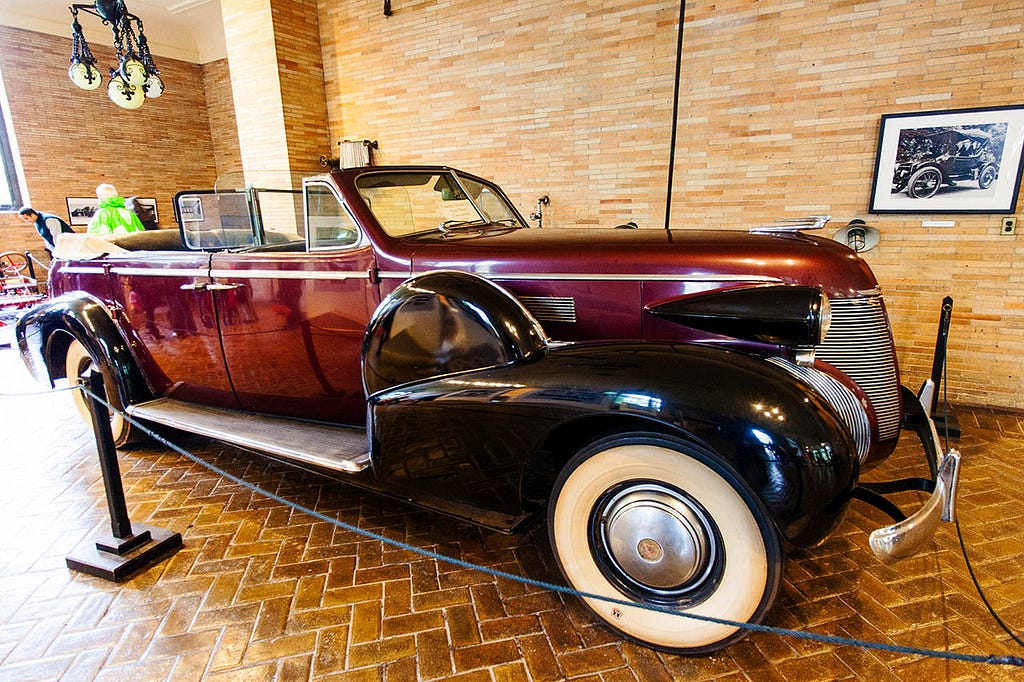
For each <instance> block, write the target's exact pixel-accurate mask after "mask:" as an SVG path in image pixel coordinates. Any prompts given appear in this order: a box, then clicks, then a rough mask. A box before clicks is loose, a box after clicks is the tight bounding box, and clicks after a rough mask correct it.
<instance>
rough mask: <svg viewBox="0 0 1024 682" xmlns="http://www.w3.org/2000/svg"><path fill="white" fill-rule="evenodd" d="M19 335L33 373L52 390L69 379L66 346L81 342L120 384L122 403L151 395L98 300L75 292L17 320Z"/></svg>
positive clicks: (16, 334)
mask: <svg viewBox="0 0 1024 682" xmlns="http://www.w3.org/2000/svg"><path fill="white" fill-rule="evenodd" d="M15 336H16V338H17V341H18V347H19V349H20V351H21V356H22V359H23V360H24V361H25V364H26V366H27V367H28V368H29V371H31V372H32V374H33V375H34V376H35V377H36V379H38V380H40V381H48V382H49V383H50V385H51V386H52V385H54V382H55V381H56V380H57V379H60V378H63V377H64V376H65V375H66V371H65V368H64V358H65V356H66V354H67V349H68V346H70V345H71V342H72V341H74V340H78V341H79V342H81V343H82V345H84V346H85V347H86V349H87V350H88V351H89V354H90V355H92V357H93V358H95V359H96V360H97V362H98V363H99V364H100V367H101V369H102V371H103V373H104V374H105V375H107V376H109V377H112V378H113V380H114V381H115V382H116V384H117V388H118V392H119V393H120V396H121V399H122V402H123V404H125V405H129V404H132V403H136V402H141V401H143V400H146V399H148V398H150V397H152V395H153V391H152V390H151V388H150V387H149V386H148V385H147V383H146V381H145V378H144V377H143V375H142V373H141V372H140V371H139V365H138V362H137V360H136V358H135V356H134V354H133V353H132V350H131V346H130V345H129V344H128V342H127V341H126V340H125V336H124V334H123V333H122V332H121V330H120V329H119V328H118V326H117V324H116V323H115V322H114V316H113V314H112V313H111V311H110V310H109V309H108V308H107V306H105V305H104V304H103V302H102V301H100V300H99V299H97V298H96V297H94V296H91V295H89V294H85V293H82V292H71V293H67V294H64V295H62V296H59V297H57V298H54V299H52V300H50V301H48V302H47V303H44V304H43V305H40V306H37V307H36V308H34V309H32V310H31V311H30V312H28V313H27V314H26V315H24V316H22V317H21V318H20V319H19V320H18V323H17V326H16V327H15Z"/></svg>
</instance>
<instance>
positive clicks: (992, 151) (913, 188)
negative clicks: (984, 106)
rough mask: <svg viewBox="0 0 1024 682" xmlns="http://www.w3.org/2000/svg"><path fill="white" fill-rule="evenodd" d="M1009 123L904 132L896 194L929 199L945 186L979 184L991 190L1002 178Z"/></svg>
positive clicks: (894, 179) (895, 175)
mask: <svg viewBox="0 0 1024 682" xmlns="http://www.w3.org/2000/svg"><path fill="white" fill-rule="evenodd" d="M1005 137H1006V124H1005V123H996V124H989V125H983V126H975V127H970V128H965V127H959V126H958V127H948V126H942V127H936V128H911V129H907V130H903V131H901V132H900V138H899V148H898V150H897V153H896V167H895V169H894V172H893V177H892V193H893V194H898V193H899V192H904V191H905V192H906V193H907V196H909V197H911V198H912V199H927V198H929V197H932V196H934V195H935V194H936V193H937V192H938V191H939V190H940V189H941V188H942V187H943V186H953V185H956V184H957V183H958V182H974V183H977V185H978V189H983V190H984V189H988V188H989V187H991V186H992V183H994V182H995V181H996V179H997V178H998V177H999V158H1000V156H1001V155H1002V150H1003V142H1004V140H1005Z"/></svg>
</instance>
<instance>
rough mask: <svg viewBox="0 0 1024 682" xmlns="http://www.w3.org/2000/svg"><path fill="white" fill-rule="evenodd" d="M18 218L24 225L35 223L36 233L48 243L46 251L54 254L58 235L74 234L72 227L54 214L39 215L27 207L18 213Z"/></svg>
mask: <svg viewBox="0 0 1024 682" xmlns="http://www.w3.org/2000/svg"><path fill="white" fill-rule="evenodd" d="M18 217H19V218H21V221H22V222H23V223H35V226H36V232H38V233H39V236H40V237H42V238H43V241H44V242H46V250H47V251H49V252H51V253H52V252H53V247H54V245H55V244H56V242H57V235H58V234H61V233H63V232H74V230H72V229H71V226H70V225H68V224H67V223H66V222H64V219H63V218H60V217H59V216H55V215H53V214H52V213H38V212H36V210H35V209H34V208H32V207H31V206H25V207H24V208H22V209H21V210H20V211H18Z"/></svg>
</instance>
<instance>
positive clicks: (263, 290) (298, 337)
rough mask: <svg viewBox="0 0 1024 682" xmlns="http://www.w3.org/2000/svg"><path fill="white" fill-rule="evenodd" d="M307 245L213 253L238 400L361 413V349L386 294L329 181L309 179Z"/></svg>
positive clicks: (317, 412)
mask: <svg viewBox="0 0 1024 682" xmlns="http://www.w3.org/2000/svg"><path fill="white" fill-rule="evenodd" d="M303 203H304V217H305V219H304V223H305V226H306V240H305V243H304V244H297V245H295V246H302V247H304V250H298V251H275V250H273V248H272V247H270V248H265V249H262V250H260V249H256V250H252V251H249V252H243V253H230V252H222V253H215V254H214V255H213V261H212V265H211V273H210V274H211V278H212V280H213V282H214V284H213V285H212V286H213V288H215V289H216V291H215V294H214V296H215V300H216V304H217V305H216V307H217V316H218V320H219V322H220V330H221V340H222V343H223V348H224V356H225V359H226V362H227V368H228V372H229V375H230V378H231V382H232V384H233V386H234V389H235V393H236V395H237V397H238V401H239V404H240V405H241V407H242V409H244V410H248V411H251V412H258V413H265V414H275V415H281V416H288V417H297V418H303V419H314V420H320V421H329V422H335V423H351V424H355V423H362V422H363V420H364V419H365V402H364V399H363V387H362V375H361V371H360V352H361V348H362V342H363V334H364V332H365V330H366V325H367V323H368V322H369V319H370V315H371V314H372V313H373V311H374V309H375V308H376V306H377V303H378V302H379V300H380V293H379V291H378V288H377V284H376V275H375V267H374V264H375V260H374V252H373V248H372V246H371V245H370V243H369V242H368V241H367V240H366V239H365V236H364V235H363V234H362V232H361V230H360V229H359V227H358V226H357V225H356V223H355V221H354V220H353V219H352V217H351V214H350V212H349V211H348V210H347V208H346V207H345V205H344V204H343V203H342V201H341V200H340V199H339V197H338V196H337V194H336V193H335V192H334V190H333V188H332V187H331V186H330V185H329V184H327V183H324V182H309V183H307V184H306V186H305V188H304V202H303Z"/></svg>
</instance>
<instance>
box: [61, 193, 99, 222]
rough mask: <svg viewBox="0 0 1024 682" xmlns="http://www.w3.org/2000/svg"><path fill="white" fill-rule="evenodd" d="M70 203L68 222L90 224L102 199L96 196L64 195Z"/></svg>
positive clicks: (68, 203) (65, 199)
mask: <svg viewBox="0 0 1024 682" xmlns="http://www.w3.org/2000/svg"><path fill="white" fill-rule="evenodd" d="M64 201H66V202H67V205H68V218H69V219H70V220H69V221H68V224H70V225H88V224H89V221H90V220H91V219H92V217H93V215H95V213H96V211H97V210H98V209H99V207H100V200H99V199H97V198H96V197H64Z"/></svg>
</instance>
